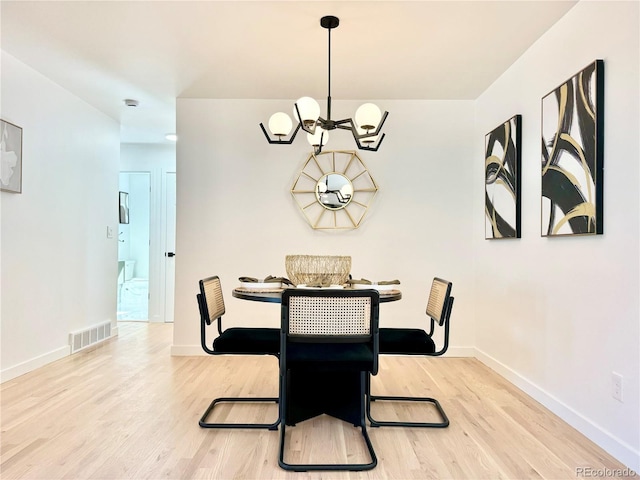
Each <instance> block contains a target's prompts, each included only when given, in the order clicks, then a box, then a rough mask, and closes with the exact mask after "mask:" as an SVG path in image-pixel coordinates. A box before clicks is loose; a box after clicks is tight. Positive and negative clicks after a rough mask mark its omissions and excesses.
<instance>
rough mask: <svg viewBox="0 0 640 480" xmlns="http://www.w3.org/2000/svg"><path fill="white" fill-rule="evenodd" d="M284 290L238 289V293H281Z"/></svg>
mask: <svg viewBox="0 0 640 480" xmlns="http://www.w3.org/2000/svg"><path fill="white" fill-rule="evenodd" d="M283 290H284V288H245V287H237V288H236V289H235V291H236V292H240V293H280V292H282V291H283Z"/></svg>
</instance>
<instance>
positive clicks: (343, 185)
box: [291, 151, 378, 229]
mask: <svg viewBox="0 0 640 480" xmlns="http://www.w3.org/2000/svg"><path fill="white" fill-rule="evenodd" d="M377 192H378V185H377V184H376V182H375V180H374V179H373V177H372V176H371V174H370V173H369V170H368V169H367V167H366V166H365V164H364V162H363V161H362V159H361V158H360V157H359V156H358V154H357V153H356V152H355V151H325V152H322V153H319V154H317V155H316V154H314V153H311V154H310V155H309V157H308V158H307V160H306V162H305V163H304V166H303V167H302V170H300V173H299V174H298V176H297V178H296V180H295V181H294V183H293V186H292V187H291V194H292V195H293V198H294V199H295V201H296V203H297V204H298V206H299V207H300V210H301V211H302V213H303V214H304V216H305V218H306V219H307V221H308V222H309V224H310V225H311V227H312V228H314V229H353V228H358V226H360V223H361V222H362V220H363V219H364V216H365V214H366V213H367V209H368V208H369V206H370V204H371V202H372V201H373V198H374V197H375V195H376V193H377Z"/></svg>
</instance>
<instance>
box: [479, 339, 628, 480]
mask: <svg viewBox="0 0 640 480" xmlns="http://www.w3.org/2000/svg"><path fill="white" fill-rule="evenodd" d="M475 356H476V358H477V359H478V360H480V361H481V362H482V363H484V364H485V365H486V366H487V367H489V368H491V369H492V370H494V371H495V372H496V373H498V374H499V375H501V376H502V377H504V378H505V379H507V380H508V381H509V382H511V383H512V384H513V385H515V386H516V387H517V388H519V389H520V390H522V391H523V392H525V393H526V394H527V395H529V396H530V397H531V398H533V399H534V400H536V401H537V402H539V403H541V404H542V405H544V406H545V407H546V408H548V409H549V410H551V411H552V412H553V413H555V414H556V415H558V416H559V417H560V418H561V419H562V420H564V421H565V422H567V423H568V424H569V425H571V426H572V427H573V428H575V429H576V430H578V431H579V432H580V433H582V434H583V435H584V436H585V437H587V438H588V439H589V440H591V441H592V442H593V443H595V444H596V445H598V446H599V447H600V448H602V449H603V450H605V451H606V452H608V453H609V454H610V455H612V456H613V457H615V458H616V459H617V460H618V461H620V462H622V463H623V464H624V465H626V466H627V467H629V468H630V469H632V470H634V471H635V472H640V451H637V450H634V448H633V447H632V446H631V445H629V444H627V443H626V442H623V441H622V440H620V439H619V438H617V437H615V436H613V435H611V433H609V432H607V431H606V430H604V429H602V427H600V426H598V425H596V424H595V423H593V422H592V421H591V420H589V419H588V418H586V417H584V416H583V415H581V414H580V413H579V412H576V411H575V410H574V409H573V408H571V407H570V406H568V405H567V404H565V403H563V402H562V401H560V400H559V399H557V398H556V397H554V396H553V395H552V394H550V393H549V392H547V391H545V390H543V389H542V388H540V387H539V386H538V385H536V384H534V383H532V382H531V381H530V380H528V379H527V378H525V377H523V376H522V375H520V374H519V373H517V372H515V371H514V370H512V369H511V368H509V367H507V366H506V365H504V364H502V363H501V362H499V361H498V360H496V359H495V358H493V357H491V356H489V355H487V354H486V353H484V352H482V351H480V350H477V349H476V355H475Z"/></svg>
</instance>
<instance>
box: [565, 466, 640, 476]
mask: <svg viewBox="0 0 640 480" xmlns="http://www.w3.org/2000/svg"><path fill="white" fill-rule="evenodd" d="M637 476H638V474H637V473H636V472H634V471H633V470H631V469H630V468H594V467H576V477H578V478H635V477H637Z"/></svg>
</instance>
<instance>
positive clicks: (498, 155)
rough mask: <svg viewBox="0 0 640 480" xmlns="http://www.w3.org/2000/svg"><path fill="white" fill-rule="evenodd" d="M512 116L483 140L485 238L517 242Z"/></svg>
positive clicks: (517, 126)
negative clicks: (515, 239)
mask: <svg viewBox="0 0 640 480" xmlns="http://www.w3.org/2000/svg"><path fill="white" fill-rule="evenodd" d="M521 130H522V117H521V116H520V115H515V116H513V117H511V118H510V119H509V120H507V121H506V122H504V123H503V124H502V125H500V126H499V127H497V128H495V129H494V130H492V131H491V132H489V133H488V134H487V135H486V136H485V150H484V152H485V154H484V183H485V190H484V210H485V230H484V233H485V238H487V239H493V238H520V156H521V152H520V142H521V136H522V134H521Z"/></svg>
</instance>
